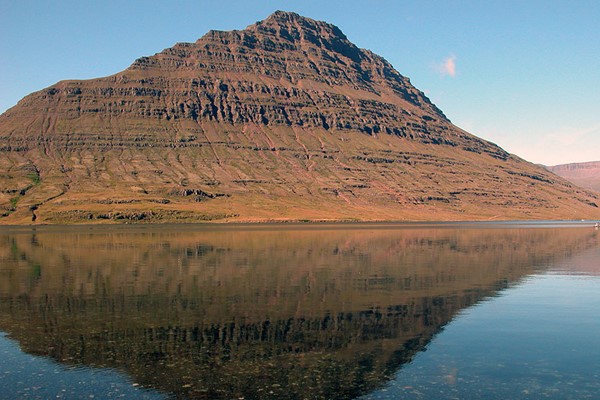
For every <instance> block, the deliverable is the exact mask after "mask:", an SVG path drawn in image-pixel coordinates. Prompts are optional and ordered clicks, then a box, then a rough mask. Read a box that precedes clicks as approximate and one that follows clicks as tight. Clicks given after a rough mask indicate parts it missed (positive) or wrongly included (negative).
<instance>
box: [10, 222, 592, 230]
mask: <svg viewBox="0 0 600 400" xmlns="http://www.w3.org/2000/svg"><path fill="white" fill-rule="evenodd" d="M598 222H600V221H598V220H470V221H469V220H465V221H344V220H314V221H304V220H302V221H298V220H281V221H279V220H275V221H247V222H239V221H236V222H158V223H130V224H118V223H117V224H110V223H109V224H30V225H0V233H11V232H18V231H47V232H50V231H65V230H73V231H77V230H79V231H101V230H131V231H133V230H155V229H161V228H162V229H164V230H168V231H170V230H178V231H185V230H219V231H228V230H319V229H325V230H344V229H419V228H437V229H443V228H465V229H468V228H470V229H481V228H594V227H595V224H596V223H598Z"/></svg>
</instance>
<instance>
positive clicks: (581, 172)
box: [546, 161, 600, 192]
mask: <svg viewBox="0 0 600 400" xmlns="http://www.w3.org/2000/svg"><path fill="white" fill-rule="evenodd" d="M546 168H547V169H548V170H549V171H551V172H553V173H555V174H556V175H558V176H561V177H562V178H564V179H566V180H568V181H570V182H573V183H574V184H576V185H577V186H580V187H583V188H586V189H590V190H594V191H596V192H600V161H588V162H581V163H568V164H559V165H553V166H548V167H546Z"/></svg>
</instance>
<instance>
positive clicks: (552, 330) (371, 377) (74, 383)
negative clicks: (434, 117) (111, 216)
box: [0, 224, 600, 399]
mask: <svg viewBox="0 0 600 400" xmlns="http://www.w3.org/2000/svg"><path fill="white" fill-rule="evenodd" d="M491 228H493V229H491ZM599 256H600V238H599V235H598V232H597V231H594V230H593V229H589V228H586V227H575V226H573V224H570V225H568V226H561V225H560V224H553V225H541V226H535V225H534V226H519V225H515V224H499V225H493V224H492V225H485V226H483V225H480V226H472V225H465V226H453V225H447V224H446V225H442V226H436V225H433V224H425V225H423V226H418V225H417V226H386V225H374V226H361V225H355V226H338V225H332V226H320V227H314V226H308V227H307V226H302V227H294V226H287V227H280V226H275V227H249V228H248V227H247V228H243V227H242V228H240V227H225V228H224V227H212V228H210V227H209V228H207V227H193V226H192V227H189V226H188V227H176V226H170V227H169V226H163V227H144V228H139V227H137V228H131V229H128V228H111V227H93V228H68V229H64V230H61V229H60V228H48V229H46V230H44V229H41V230H39V229H38V230H36V231H31V230H27V229H21V230H17V231H14V232H5V233H0V331H2V332H4V333H3V334H2V336H0V353H1V355H2V358H3V360H6V362H5V363H3V365H0V377H2V379H0V390H1V392H2V393H3V394H4V395H6V396H7V397H12V398H48V397H53V398H54V397H58V398H89V397H90V396H94V397H95V398H163V397H178V398H202V399H219V398H223V399H230V398H244V399H271V398H272V399H296V398H309V399H322V398H327V399H349V398H360V397H362V398H364V399H388V398H417V399H418V398H427V399H429V398H498V399H503V398H540V397H548V398H557V399H558V398H594V397H597V396H598V394H599V393H600V387H599V386H598V384H597V383H596V382H598V381H600V380H599V379H598V371H600V365H599V362H598V360H600V353H599V352H600V339H599V338H600V335H599V333H600V318H599V313H598V310H600V281H599V279H600V278H599V277H600V267H599V263H598V257H599Z"/></svg>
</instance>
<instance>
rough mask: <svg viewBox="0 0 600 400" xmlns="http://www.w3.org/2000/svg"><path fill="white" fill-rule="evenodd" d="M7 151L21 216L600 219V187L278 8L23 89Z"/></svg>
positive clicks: (4, 197)
mask: <svg viewBox="0 0 600 400" xmlns="http://www.w3.org/2000/svg"><path fill="white" fill-rule="evenodd" d="M0 153H1V154H0V170H2V171H4V172H3V173H2V175H1V176H0V189H1V193H0V208H1V209H2V210H0V211H1V212H0V215H2V217H1V218H0V223H7V224H8V223H29V222H31V221H32V220H33V221H34V222H35V223H72V222H101V221H150V222H152V221H190V222H191V221H206V220H238V221H250V220H257V221H258V220H260V221H264V220H329V219H335V220H402V219H443V220H446V219H481V218H505V219H507V218H590V217H593V216H600V209H599V208H598V204H600V200H599V199H598V196H597V194H594V193H592V192H589V191H586V190H583V189H580V188H577V187H575V186H573V185H572V184H570V183H568V182H567V181H565V180H562V179H560V178H558V177H557V176H555V175H553V174H551V173H549V172H547V171H546V170H544V169H543V168H540V167H538V166H535V165H533V164H530V163H527V162H525V161H523V160H521V159H519V158H518V157H515V156H513V155H510V154H508V153H507V152H505V151H504V150H503V149H501V148H500V147H498V146H496V145H494V144H492V143H489V142H487V141H484V140H482V139H479V138H477V137H475V136H473V135H471V134H469V133H467V132H465V131H463V130H461V129H459V128H457V127H456V126H454V125H453V124H452V123H451V122H450V121H449V120H448V119H447V118H446V116H445V115H444V114H443V113H442V112H441V111H440V110H439V109H438V108H437V107H436V106H435V105H433V104H432V103H431V101H430V100H429V99H428V98H427V97H426V96H425V95H424V94H423V93H422V92H421V91H419V90H417V89H416V88H415V87H414V86H412V85H411V83H410V81H409V79H408V78H406V77H404V76H402V75H401V74H400V73H398V72H397V71H396V70H395V69H394V68H393V67H392V66H391V65H390V64H389V63H388V62H387V61H386V60H384V59H383V58H382V57H380V56H378V55H376V54H373V53H372V52H370V51H368V50H364V49H359V48H358V47H356V46H355V45H354V44H352V43H351V42H350V41H349V40H348V39H347V38H346V36H345V35H344V34H343V33H342V32H341V31H340V30H339V29H338V28H337V27H335V26H333V25H331V24H328V23H325V22H320V21H314V20H311V19H308V18H304V17H302V16H300V15H297V14H294V13H289V12H281V11H278V12H276V13H274V14H273V15H271V16H270V17H269V18H267V19H266V20H264V21H261V22H257V23H256V24H254V25H250V26H249V27H247V28H246V29H244V30H241V31H230V32H219V31H210V32H209V33H207V34H206V35H205V36H203V37H202V38H200V39H199V40H198V41H196V42H195V43H179V44H176V45H175V46H173V47H172V48H169V49H165V50H164V51H162V52H160V53H158V54H156V55H154V56H151V57H142V58H139V59H137V60H136V61H135V62H134V63H133V64H132V65H131V66H130V67H129V68H128V69H126V70H125V71H123V72H120V73H118V74H115V75H113V76H109V77H105V78H98V79H91V80H86V81H62V82H59V83H57V84H55V85H53V86H51V87H49V88H47V89H44V90H41V91H39V92H36V93H33V94H31V95H29V96H27V97H25V98H24V99H23V100H21V101H20V102H19V103H18V104H17V105H16V106H15V107H13V108H11V109H10V110H8V111H7V112H6V113H4V114H3V115H1V116H0ZM185 193H191V194H193V195H182V194H185ZM198 193H199V194H198Z"/></svg>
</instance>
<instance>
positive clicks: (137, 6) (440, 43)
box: [0, 0, 600, 165]
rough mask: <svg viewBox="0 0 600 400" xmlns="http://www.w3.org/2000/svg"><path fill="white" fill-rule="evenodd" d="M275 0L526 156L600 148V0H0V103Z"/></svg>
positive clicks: (261, 13) (235, 19)
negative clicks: (330, 29)
mask: <svg viewBox="0 0 600 400" xmlns="http://www.w3.org/2000/svg"><path fill="white" fill-rule="evenodd" d="M276 10H284V11H294V12H297V13H299V14H301V15H304V16H306V17H310V18H313V19H317V20H324V21H327V22H330V23H332V24H334V25H336V26H338V27H339V28H340V29H341V30H342V31H343V32H344V33H345V34H346V36H348V38H349V39H350V40H351V41H352V42H354V43H355V44H356V45H357V46H359V47H361V48H366V49H369V50H372V51H373V52H375V53H377V54H379V55H381V56H383V57H384V58H385V59H387V60H388V61H389V62H391V63H392V65H393V66H394V67H395V68H396V69H397V70H398V71H399V72H400V73H401V74H402V75H404V76H407V77H409V78H410V79H411V82H412V83H413V84H414V85H415V86H416V87H417V88H418V89H420V90H422V91H424V92H425V93H426V94H427V96H428V97H429V98H430V99H431V100H432V101H433V102H434V103H435V104H436V105H437V106H438V107H439V108H440V109H442V110H443V111H444V113H445V114H446V116H447V117H448V118H450V120H452V122H453V123H454V124H455V125H457V126H459V127H461V128H463V129H465V130H467V131H468V132H470V133H472V134H475V135H477V136H479V137H481V138H484V139H486V140H489V141H491V142H494V143H496V144H498V145H499V146H501V147H503V148H504V149H505V150H507V151H509V152H511V153H513V154H516V155H518V156H520V157H522V158H525V159H526V160H528V161H531V162H535V163H541V164H545V165H556V164H563V163H570V162H585V161H597V160H600V22H599V21H600V1H597V0H592V1H587V0H564V1H563V0H561V1H558V0H539V1H538V0H521V1H514V0H485V1H482V0H464V1H462V0H454V1H450V0H448V1H434V0H430V1H427V0H422V1H414V0H410V1H404V0H360V1H355V0H344V1H339V0H328V1H322V0H302V1H301V0H294V1H272V0H220V1H207V0H195V1H187V0H179V1H178V0H172V1H154V0H144V1H139V0H125V1H124V0H119V1H114V0H103V1H91V0H76V1H75V0H0V54H1V56H0V113H1V112H4V111H5V110H7V109H8V108H10V107H12V106H14V105H15V104H16V103H17V102H18V101H19V100H20V99H21V98H23V97H24V96H26V95H27V94H29V93H31V92H34V91H37V90H41V89H43V88H45V87H48V86H50V85H52V84H54V83H56V82H58V81H60V80H65V79H89V78H95V77H101V76H107V75H112V74H114V73H117V72H119V71H121V70H123V69H125V68H127V67H128V66H129V65H130V64H131V63H132V62H133V61H134V60H135V59H136V58H139V57H141V56H149V55H153V54H155V53H158V52H160V51H161V50H163V49H164V48H167V47H171V46H173V45H174V44H175V43H177V42H194V41H196V40H197V39H198V38H200V37H201V36H203V35H204V34H205V33H206V32H207V31H209V30H210V29H217V30H232V29H243V28H245V27H246V26H248V25H250V24H252V23H254V22H256V21H259V20H262V19H265V18H266V17H267V16H269V15H270V14H271V13H272V12H274V11H276Z"/></svg>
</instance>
